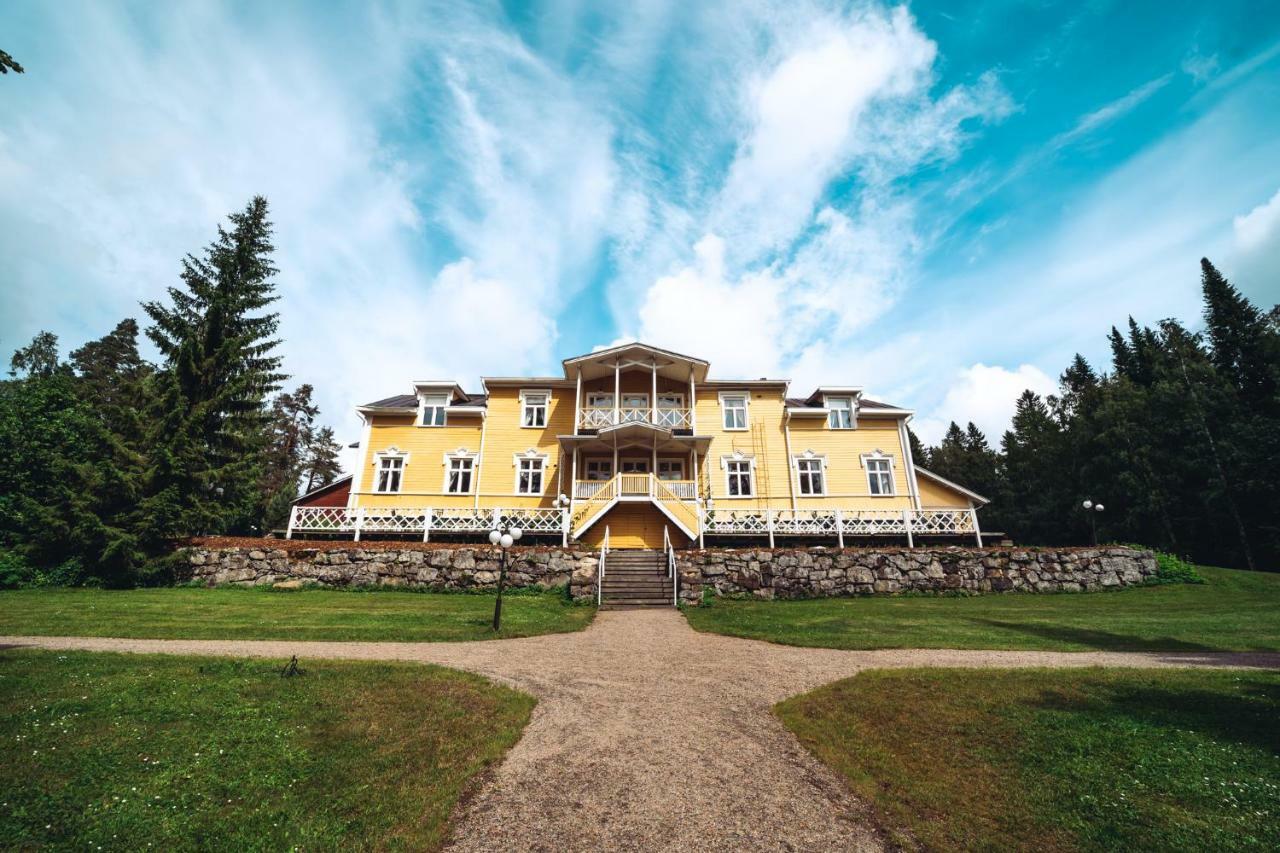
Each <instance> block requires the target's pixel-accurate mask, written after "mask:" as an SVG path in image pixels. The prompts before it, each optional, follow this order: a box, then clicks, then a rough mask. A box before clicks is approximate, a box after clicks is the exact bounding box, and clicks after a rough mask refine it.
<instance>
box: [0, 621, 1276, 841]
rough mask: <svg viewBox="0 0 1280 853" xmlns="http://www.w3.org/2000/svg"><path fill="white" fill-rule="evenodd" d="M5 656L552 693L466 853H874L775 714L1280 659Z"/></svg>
mask: <svg viewBox="0 0 1280 853" xmlns="http://www.w3.org/2000/svg"><path fill="white" fill-rule="evenodd" d="M0 646H33V647H39V648H46V649H87V650H92V651H129V652H158V653H169V654H201V655H232V656H249V657H274V658H280V659H287V658H288V656H289V655H292V654H297V655H298V656H299V658H301V659H302V660H303V661H305V660H306V659H307V658H355V659H369V660H412V661H425V662H430V663H437V664H443V665H445V666H451V667H456V668H458V669H464V670H469V671H471V672H477V673H480V674H482V675H486V676H489V677H491V678H493V679H495V680H497V681H500V682H503V683H506V684H510V685H512V686H515V687H518V688H520V689H522V690H526V691H528V692H530V693H532V694H534V695H535V696H537V697H538V699H539V702H538V705H537V708H536V709H535V710H534V714H533V719H532V720H531V722H530V724H529V727H528V729H526V731H525V734H524V737H522V738H521V739H520V741H519V743H517V744H516V746H515V747H514V748H513V749H512V750H511V752H510V753H509V754H508V756H507V759H506V760H505V761H504V762H503V763H502V765H501V766H500V767H498V768H497V770H496V771H495V772H494V774H493V775H492V777H491V778H490V779H489V781H488V782H487V784H486V785H485V786H484V787H483V788H482V789H481V790H480V791H479V792H478V793H477V794H476V796H474V797H473V798H471V799H470V800H469V801H468V802H466V803H464V805H463V806H462V807H461V810H460V812H459V814H458V815H457V816H456V823H455V831H454V836H453V839H452V841H451V849H455V850H461V851H470V850H494V849H503V850H539V851H551V850H556V851H559V850H589V849H605V848H607V849H613V850H648V849H654V848H659V847H662V848H666V849H672V850H796V849H826V850H829V849H839V850H850V849H853V850H872V849H878V848H879V847H880V846H881V845H880V843H879V840H878V838H877V837H876V835H875V834H874V832H873V831H872V830H871V829H870V828H869V826H870V823H869V821H868V820H867V813H866V810H865V806H864V805H863V804H862V803H860V802H859V801H857V800H856V799H854V798H853V797H852V796H851V795H850V794H849V793H848V791H847V789H846V788H845V786H844V784H843V782H842V781H841V780H840V779H839V778H838V777H836V776H835V774H833V773H832V772H831V771H829V770H827V769H826V768H825V767H824V766H823V765H821V764H820V763H818V762H817V761H816V760H815V759H814V758H812V757H811V756H810V755H809V753H808V752H806V751H805V750H804V749H803V748H802V747H801V746H800V745H799V743H798V742H797V741H796V740H795V739H794V738H793V737H792V736H791V735H790V733H789V732H787V731H786V729H784V728H783V727H782V725H781V724H780V723H779V722H778V721H777V720H776V719H775V718H774V717H773V715H772V714H770V712H769V707H770V705H772V704H773V703H774V702H777V701H779V700H781V699H784V698H786V697H788V696H792V695H794V694H796V693H800V692H802V691H805V690H809V689H812V688H814V687H817V686H819V685H821V684H826V683H828V682H831V681H834V680H836V679H839V678H844V677H847V676H850V675H853V674H855V673H857V672H858V671H860V670H863V669H868V668H884V667H907V666H961V667H972V666H995V667H1022V666H1062V667H1080V666H1099V665H1101V666H1153V667H1161V666H1237V667H1265V668H1280V654H1263V653H1216V654H1205V653H1169V654H1149V653H1121V652H1085V653H1069V652H984V651H978V652H974V651H948V650H901V651H873V652H847V651H837V650H831V649H801V648H791V647H787V646H778V645H772V644H769V643H762V642H757V641H754V640H740V639H735V638H731V637H723V636H718V635H714V634H700V633H697V632H695V631H694V630H693V629H691V628H690V627H689V626H688V623H687V622H686V621H685V619H684V617H683V616H681V615H680V614H679V613H678V612H676V611H674V610H649V611H608V612H602V613H600V614H599V615H598V616H597V617H596V620H595V622H594V623H593V624H592V625H591V627H590V628H588V629H587V630H586V631H583V632H580V633H575V634H551V635H547V636H542V637H530V638H527V639H520V640H499V641H492V642H469V643H322V642H293V641H287V640H269V641H233V640H227V641H219V640H129V639H107V638H88V637H0Z"/></svg>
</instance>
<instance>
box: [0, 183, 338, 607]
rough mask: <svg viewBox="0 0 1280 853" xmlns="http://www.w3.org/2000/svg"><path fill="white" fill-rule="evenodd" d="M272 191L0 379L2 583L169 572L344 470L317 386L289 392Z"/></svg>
mask: <svg viewBox="0 0 1280 853" xmlns="http://www.w3.org/2000/svg"><path fill="white" fill-rule="evenodd" d="M271 232H272V229H271V223H270V221H269V219H268V208H267V202H266V199H264V198H262V197H256V198H254V199H253V200H252V201H251V202H249V204H248V205H247V206H246V207H245V208H244V210H242V211H240V212H238V213H234V214H232V215H231V216H230V217H228V223H227V225H226V226H225V227H223V226H219V227H218V233H217V237H216V239H214V240H213V242H212V243H210V244H209V245H208V246H207V247H206V248H205V249H204V250H203V252H201V253H199V254H198V255H188V256H187V257H186V258H184V259H183V261H182V272H181V276H180V283H179V284H178V285H176V286H173V287H169V288H168V290H167V294H166V296H167V298H166V299H164V300H158V301H151V302H146V303H143V305H142V306H141V307H142V310H143V313H144V314H145V315H146V318H147V320H148V321H149V324H148V325H147V326H146V328H145V329H144V330H142V331H144V332H145V334H146V335H147V337H148V338H149V339H150V340H151V341H152V343H153V344H154V345H155V347H156V349H157V350H158V352H159V354H160V361H159V363H155V364H153V363H150V362H148V361H146V360H145V359H144V358H143V357H142V356H141V355H140V353H139V349H138V335H139V331H140V329H139V324H138V322H137V320H136V319H133V318H127V319H124V320H121V321H120V323H119V324H117V325H116V327H115V328H114V329H113V330H112V331H111V332H110V333H108V334H107V335H105V336H104V337H102V338H99V339H98V340H95V341H90V342H89V343H86V344H85V345H84V346H82V347H80V348H79V349H76V350H75V351H73V352H72V353H71V354H70V356H69V357H68V358H66V359H64V358H62V357H61V356H60V354H59V351H58V340H57V338H56V336H54V335H53V334H51V333H49V332H41V333H40V334H38V335H36V336H35V338H34V339H33V340H32V341H31V343H30V344H29V345H27V346H25V347H22V348H21V349H19V350H17V351H16V352H15V353H14V354H13V357H12V359H11V361H10V378H9V379H6V380H3V381H0V584H7V585H13V584H16V583H30V582H42V581H43V582H55V583H81V582H98V583H103V584H107V585H113V586H119V585H129V584H134V583H139V582H146V581H148V580H150V579H154V578H155V577H156V576H157V575H160V574H163V572H164V562H163V561H162V560H159V561H158V560H157V559H156V558H158V557H160V556H161V555H163V554H164V553H165V550H166V548H167V547H168V546H169V545H170V543H171V542H172V541H173V540H174V539H175V538H181V537H185V536H191V535H197V534H254V533H261V532H264V531H267V530H270V529H272V528H274V527H277V526H280V525H281V524H283V523H284V522H285V520H286V519H287V517H288V512H289V506H290V504H291V502H292V501H293V500H294V498H296V497H297V495H298V493H299V492H298V490H299V488H307V489H310V488H315V487H318V486H322V485H327V484H328V483H330V482H332V481H333V480H335V479H336V478H337V477H338V475H339V474H340V473H341V468H340V465H339V462H338V454H339V451H340V445H338V443H337V442H336V441H335V440H334V435H333V430H332V429H330V428H328V427H321V426H319V424H318V423H317V417H318V415H319V408H318V407H317V406H316V405H315V404H314V402H313V401H312V394H313V389H312V387H311V386H310V385H305V384H304V385H300V386H298V387H297V388H296V389H295V390H293V391H291V392H288V393H281V388H282V383H283V382H284V381H285V380H286V379H287V378H288V377H287V376H285V375H284V374H283V373H282V372H281V358H280V356H279V355H277V354H276V349H277V345H278V344H279V341H278V340H277V339H276V337H275V335H276V331H277V326H278V323H279V315H278V314H277V313H275V312H273V311H271V310H270V306H271V305H272V304H273V303H274V302H275V301H276V299H277V297H276V295H275V283H274V277H275V275H276V274H277V272H278V271H277V269H276V267H275V266H274V264H273V263H272V259H271V258H272V252H273V250H274V249H273V246H272V243H271Z"/></svg>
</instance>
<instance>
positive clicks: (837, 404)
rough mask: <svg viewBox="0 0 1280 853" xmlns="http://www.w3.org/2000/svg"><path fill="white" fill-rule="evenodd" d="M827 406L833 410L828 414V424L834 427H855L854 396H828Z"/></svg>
mask: <svg viewBox="0 0 1280 853" xmlns="http://www.w3.org/2000/svg"><path fill="white" fill-rule="evenodd" d="M827 408H828V409H830V410H831V412H830V414H828V415H827V426H829V427H831V428H832V429H853V398H852V397H828V398H827Z"/></svg>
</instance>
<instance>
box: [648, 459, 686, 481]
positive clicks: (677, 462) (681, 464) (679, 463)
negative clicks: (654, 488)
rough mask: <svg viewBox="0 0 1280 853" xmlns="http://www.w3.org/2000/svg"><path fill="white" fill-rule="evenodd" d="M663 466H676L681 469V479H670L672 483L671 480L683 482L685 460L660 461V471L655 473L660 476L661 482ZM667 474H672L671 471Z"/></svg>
mask: <svg viewBox="0 0 1280 853" xmlns="http://www.w3.org/2000/svg"><path fill="white" fill-rule="evenodd" d="M663 465H667V466H672V465H676V466H678V467H679V468H680V476H679V477H671V478H669V481H670V480H683V479H684V460H683V459H659V460H658V470H657V471H656V472H655V473H656V474H657V475H658V479H659V480H661V479H662V466H663ZM667 473H668V474H670V473H671V472H670V471H668V472H667Z"/></svg>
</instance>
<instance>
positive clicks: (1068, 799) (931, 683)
mask: <svg viewBox="0 0 1280 853" xmlns="http://www.w3.org/2000/svg"><path fill="white" fill-rule="evenodd" d="M775 712H776V713H777V714H778V716H779V717H780V718H781V719H782V721H783V722H784V723H785V724H786V725H787V726H788V727H789V728H790V729H791V730H792V731H793V732H795V733H796V735H797V736H798V737H799V738H800V740H801V741H802V742H803V743H804V744H805V746H806V747H808V748H809V749H810V750H812V751H813V752H814V754H815V755H817V756H818V757H819V758H820V759H821V760H822V761H824V762H826V763H827V764H828V765H830V766H831V767H832V768H834V769H835V770H836V771H837V772H838V773H840V774H841V775H843V776H844V777H845V778H846V779H847V780H848V781H849V784H850V785H851V786H852V788H853V789H854V790H855V791H856V792H857V793H858V794H860V795H861V796H862V797H863V798H865V799H866V800H867V801H868V802H870V803H872V804H874V806H875V808H876V810H877V812H878V814H879V819H880V821H881V823H882V824H883V826H884V828H885V829H886V831H887V832H888V833H889V835H890V836H891V837H892V838H894V840H896V841H897V842H898V843H900V844H901V845H902V846H904V847H906V848H907V849H911V848H914V847H922V848H924V849H928V850H957V849H964V850H1030V849H1035V850H1039V851H1056V850H1126V849H1128V850H1196V851H1206V850H1223V851H1226V850H1276V849H1280V761H1277V754H1278V753H1280V726H1277V724H1276V720H1277V718H1278V716H1280V673H1274V672H1271V673H1257V672H1241V671H1235V672H1232V671H1214V672H1203V671H1186V670H1161V671H1152V670H1139V671H1132V670H1076V671H1069V672H1068V671H1061V670H1059V671H1052V672H1051V671H1047V670H1021V671H991V670H899V671H875V672H868V673H863V674H861V675H859V676H857V677H855V678H851V679H848V680H845V681H840V682H837V683H835V684H832V685H828V686H826V687H822V688H819V689H818V690H816V691H814V692H812V693H809V694H805V695H803V696H798V697H794V698H792V699H788V700H786V701H785V702H782V703H780V704H779V705H777V706H775Z"/></svg>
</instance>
